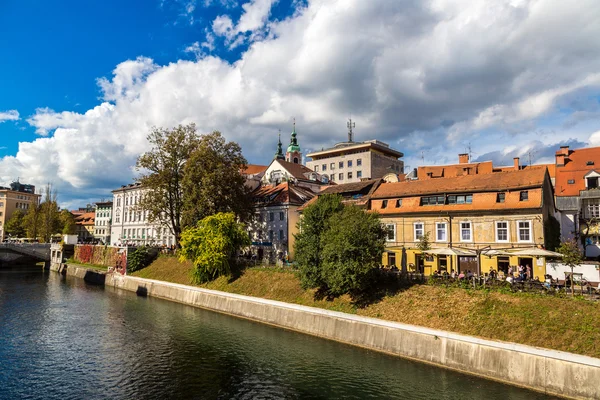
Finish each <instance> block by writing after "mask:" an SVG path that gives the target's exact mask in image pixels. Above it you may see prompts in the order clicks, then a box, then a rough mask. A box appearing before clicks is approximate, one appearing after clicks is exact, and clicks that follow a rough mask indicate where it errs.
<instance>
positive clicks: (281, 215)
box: [279, 211, 285, 221]
mask: <svg viewBox="0 0 600 400" xmlns="http://www.w3.org/2000/svg"><path fill="white" fill-rule="evenodd" d="M284 218H285V215H284V213H283V211H279V220H280V221H283V219H284Z"/></svg>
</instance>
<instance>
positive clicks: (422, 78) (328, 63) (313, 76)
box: [0, 0, 600, 197]
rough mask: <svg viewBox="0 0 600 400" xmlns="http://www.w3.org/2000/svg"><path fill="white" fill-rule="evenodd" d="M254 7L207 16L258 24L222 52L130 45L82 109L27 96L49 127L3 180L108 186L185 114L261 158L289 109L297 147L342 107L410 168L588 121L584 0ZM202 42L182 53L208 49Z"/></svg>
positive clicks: (580, 128)
mask: <svg viewBox="0 0 600 400" xmlns="http://www.w3.org/2000/svg"><path fill="white" fill-rule="evenodd" d="M247 4H254V5H256V4H258V1H254V2H251V3H247ZM261 4H262V3H261ZM269 4H270V5H272V4H271V3H270V2H269ZM256 7H258V6H256ZM265 7H266V6H265ZM269 7H270V6H269ZM265 9H266V8H256V9H250V6H248V7H246V8H245V11H244V12H245V14H244V15H246V14H248V13H249V12H250V11H252V12H253V13H254V12H256V14H253V17H252V18H250V16H248V18H246V19H245V20H244V26H242V27H240V23H241V22H238V23H237V24H235V25H234V23H233V21H232V20H231V18H229V17H227V16H222V17H220V18H218V19H217V20H215V21H218V22H213V31H214V33H215V34H217V33H218V34H219V35H221V36H224V37H226V38H227V37H229V38H231V40H232V42H233V41H234V40H235V38H237V37H238V34H237V33H236V32H237V31H238V30H239V29H246V28H245V27H248V29H252V28H253V27H257V26H259V25H260V23H263V22H264V24H268V29H269V35H267V36H265V37H263V38H262V39H261V40H260V41H255V42H252V43H251V44H250V46H249V48H248V50H247V51H245V52H244V53H243V54H242V56H241V59H240V60H238V61H237V62H235V63H228V62H226V61H224V60H222V59H220V58H217V57H213V56H207V55H202V56H201V57H200V58H198V59H197V60H196V61H195V62H192V61H178V62H174V63H171V64H168V65H157V64H155V63H154V62H153V61H152V60H150V59H148V58H143V57H140V58H137V59H136V60H129V61H125V62H123V63H121V64H119V65H118V66H117V67H116V68H115V70H114V71H113V76H112V77H111V78H110V79H108V78H101V79H99V80H98V84H99V87H100V89H101V91H102V94H103V102H102V103H101V104H99V105H97V106H96V107H94V108H92V109H90V110H88V111H87V112H85V113H76V112H72V111H68V110H67V111H61V112H55V111H53V110H50V109H46V108H41V109H38V110H37V111H36V113H35V114H34V115H33V116H31V117H29V118H28V122H29V123H30V124H31V125H32V126H34V127H35V128H36V130H37V132H38V133H39V134H40V135H47V136H46V137H40V138H38V139H37V140H35V141H33V142H31V143H21V144H20V146H19V151H18V153H17V154H16V156H13V157H4V158H3V159H2V160H1V161H0V180H2V181H8V180H10V179H11V178H13V177H15V176H19V177H21V178H22V180H23V181H29V182H31V183H34V184H40V185H41V184H44V183H45V182H47V181H53V182H55V184H56V185H57V187H58V189H59V191H60V192H61V193H62V194H63V195H65V196H71V197H73V196H77V195H78V193H91V194H92V195H94V194H96V193H98V196H100V195H104V196H106V194H107V192H108V191H109V190H110V189H114V188H115V187H118V185H120V184H124V183H127V182H129V181H131V179H132V178H133V176H134V172H133V170H132V165H133V164H134V162H135V158H136V156H137V155H138V154H140V152H143V151H144V150H145V149H147V143H146V140H145V138H146V135H147V134H148V132H149V130H150V128H151V127H152V126H163V127H172V126H175V125H177V124H180V123H188V122H196V124H197V126H198V128H199V131H200V132H208V131H211V130H213V129H219V130H221V131H222V132H223V133H224V134H225V136H226V137H227V138H228V139H230V140H236V141H238V142H240V144H241V145H242V147H243V149H244V153H245V155H246V156H247V157H248V159H249V160H250V161H252V162H268V161H269V155H270V154H272V153H273V152H274V151H275V143H276V141H277V129H278V128H281V129H282V130H283V132H284V138H283V139H286V137H285V135H286V133H285V132H289V131H290V128H291V118H292V117H294V116H295V117H296V120H297V122H298V123H297V130H298V133H299V136H298V138H299V141H300V145H301V146H302V148H303V149H304V151H305V152H306V151H307V150H310V149H318V148H321V147H322V146H328V145H331V144H333V143H334V142H336V141H340V140H344V138H345V136H346V134H345V120H346V118H347V117H348V116H350V115H351V116H352V119H353V120H355V121H356V123H357V127H356V131H355V135H356V139H357V140H366V139H371V138H378V139H381V140H384V141H387V142H389V143H390V144H391V145H392V146H394V147H397V148H399V149H400V150H402V151H404V152H405V153H406V154H407V157H406V159H407V164H409V165H411V166H413V167H414V166H417V165H418V163H419V162H420V154H421V151H424V156H425V158H426V159H427V161H428V162H435V163H438V164H439V163H443V162H455V161H456V154H457V153H459V152H463V151H464V148H465V147H466V146H467V144H468V143H471V146H472V147H473V149H474V150H475V151H476V152H478V153H479V154H488V153H490V154H491V153H492V152H494V151H500V153H498V157H499V159H500V158H501V157H505V156H507V155H509V154H513V153H515V154H517V153H519V151H520V150H518V149H521V148H525V147H527V146H528V147H527V148H534V147H539V146H540V143H542V142H543V144H544V145H545V146H546V147H545V148H544V149H545V150H544V151H543V153H544V154H546V153H548V154H549V151H550V150H547V148H550V147H551V146H552V145H553V144H554V143H560V142H563V141H564V140H566V139H567V138H568V139H569V140H571V142H572V143H583V142H587V140H588V138H589V136H590V132H594V131H597V129H598V128H597V127H598V123H599V122H600V114H599V113H596V108H597V107H594V106H593V104H596V105H597V103H598V100H597V97H598V91H599V89H598V86H599V82H598V75H597V74H598V71H600V41H590V40H589V38H590V37H599V36H600V24H598V23H597V21H598V20H600V3H599V2H597V1H595V0H588V1H580V2H579V3H578V7H572V5H569V4H567V3H564V4H563V3H560V2H555V1H551V0H537V1H533V0H531V1H528V0H524V1H521V2H519V3H514V4H510V3H506V2H503V1H500V0H497V1H488V0H485V1H484V0H479V1H469V2H465V1H459V0H434V1H432V2H429V3H426V2H412V1H408V0H398V1H386V0H369V1H364V0H337V1H334V0H311V1H309V2H308V4H307V6H306V7H303V8H302V9H301V10H299V11H298V12H297V13H296V14H294V15H293V16H292V17H290V18H287V19H285V20H282V21H276V22H268V20H267V19H264V18H266V17H264V16H265V15H267V16H268V12H270V11H268V12H267V11H265ZM249 10H250V11H249ZM253 10H255V11H253ZM269 10H270V9H269ZM265 13H266V14H265ZM243 18H244V17H243V16H242V18H240V21H242V19H243ZM261 21H263V22H261ZM549 27H551V28H552V29H550V28H549ZM261 29H263V28H261V27H258V28H256V30H255V32H259V31H260V30H261ZM246 34H247V32H246ZM206 43H207V45H206V46H205V45H204V43H200V44H199V43H194V44H192V45H190V46H189V47H188V50H189V51H192V52H194V51H196V50H197V51H199V52H201V51H202V50H203V49H208V50H210V47H209V45H208V43H209V42H208V41H207V42H206ZM210 46H214V43H213V44H210ZM198 54H200V53H198ZM41 106H43V105H41ZM578 111H581V112H582V113H583V114H582V115H581V116H578V117H577V118H569V117H570V115H571V114H573V115H574V113H576V112H578ZM567 120H568V122H569V124H570V125H569V128H568V130H563V128H562V126H563V124H564V123H565V122H567ZM536 140H537V141H538V142H536ZM594 140H595V139H594ZM594 140H592V139H590V141H591V142H592V143H595V142H594ZM509 146H512V148H510V149H509V148H508V147H509ZM505 148H506V150H504V149H505ZM494 154H495V153H494ZM519 154H520V153H519ZM90 197H91V195H90Z"/></svg>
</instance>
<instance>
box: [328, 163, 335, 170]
mask: <svg viewBox="0 0 600 400" xmlns="http://www.w3.org/2000/svg"><path fill="white" fill-rule="evenodd" d="M329 169H331V170H332V171H333V170H334V169H335V163H333V162H332V163H331V164H329Z"/></svg>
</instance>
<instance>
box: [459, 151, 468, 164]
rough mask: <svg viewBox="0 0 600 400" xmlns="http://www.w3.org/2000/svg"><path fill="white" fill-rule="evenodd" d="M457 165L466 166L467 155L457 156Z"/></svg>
mask: <svg viewBox="0 0 600 400" xmlns="http://www.w3.org/2000/svg"><path fill="white" fill-rule="evenodd" d="M458 163H459V164H468V163H469V154H467V153H462V154H459V155H458Z"/></svg>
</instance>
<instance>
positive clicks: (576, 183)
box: [555, 147, 600, 197]
mask: <svg viewBox="0 0 600 400" xmlns="http://www.w3.org/2000/svg"><path fill="white" fill-rule="evenodd" d="M565 161H566V162H565V165H564V166H556V183H555V187H556V190H555V192H556V196H557V197H561V196H579V192H580V191H582V190H585V189H586V186H585V179H584V176H585V175H586V174H587V173H588V172H590V171H597V172H600V147H589V148H585V149H575V150H569V155H568V158H567V159H566V160H565ZM588 161H592V162H593V163H594V164H593V165H588ZM571 180H572V181H573V183H571V184H570V183H569V181H571Z"/></svg>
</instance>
